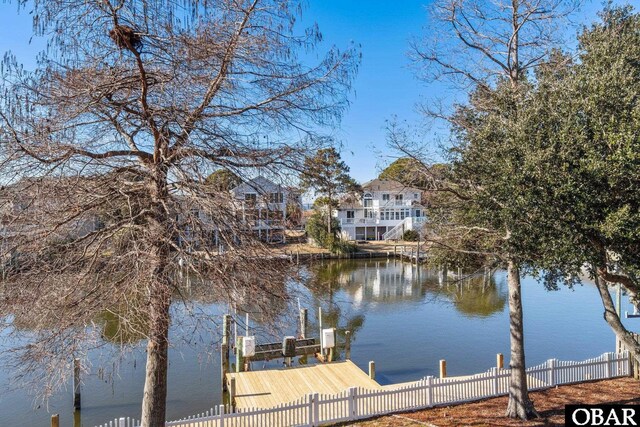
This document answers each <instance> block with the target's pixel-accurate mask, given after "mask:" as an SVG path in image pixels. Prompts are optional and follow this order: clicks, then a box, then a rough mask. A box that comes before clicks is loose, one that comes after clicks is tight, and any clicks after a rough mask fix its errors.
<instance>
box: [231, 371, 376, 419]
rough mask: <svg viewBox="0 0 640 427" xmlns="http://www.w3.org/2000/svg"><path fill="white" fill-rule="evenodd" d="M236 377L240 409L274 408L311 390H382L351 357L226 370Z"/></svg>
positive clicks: (329, 392)
mask: <svg viewBox="0 0 640 427" xmlns="http://www.w3.org/2000/svg"><path fill="white" fill-rule="evenodd" d="M231 378H235V381H236V396H235V403H236V407H237V408H238V409H246V408H272V407H275V406H277V405H280V404H285V403H289V402H293V401H294V400H297V399H300V398H301V397H303V396H306V395H308V394H310V393H322V394H336V393H340V392H342V391H344V390H346V389H348V388H349V387H361V388H363V389H368V390H381V386H380V384H378V383H377V382H375V381H374V380H372V379H371V378H369V375H368V374H367V373H365V372H364V371H362V370H361V369H360V368H358V366H356V364H355V363H353V362H352V361H350V360H345V361H341V362H333V363H323V364H317V365H309V366H300V367H295V368H282V369H269V370H264V371H250V372H239V373H229V374H227V383H229V381H230V380H231Z"/></svg>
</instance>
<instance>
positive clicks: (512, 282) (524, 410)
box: [506, 260, 537, 420]
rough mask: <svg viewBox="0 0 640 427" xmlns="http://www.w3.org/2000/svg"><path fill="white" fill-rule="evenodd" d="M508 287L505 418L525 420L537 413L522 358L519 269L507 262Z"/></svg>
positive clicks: (510, 261)
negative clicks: (507, 366) (508, 337)
mask: <svg viewBox="0 0 640 427" xmlns="http://www.w3.org/2000/svg"><path fill="white" fill-rule="evenodd" d="M507 284H508V287H509V331H510V336H511V361H510V366H509V367H510V368H511V378H510V379H509V404H508V405H507V414H506V415H507V416H508V417H511V418H519V419H521V420H527V419H529V418H531V417H533V416H537V413H536V411H535V409H534V407H533V403H532V402H531V400H529V391H528V389H527V372H526V364H525V358H524V325H523V322H522V295H521V292H520V291H521V285H520V269H519V267H518V266H517V265H516V264H515V263H514V262H513V261H512V260H509V262H508V265H507Z"/></svg>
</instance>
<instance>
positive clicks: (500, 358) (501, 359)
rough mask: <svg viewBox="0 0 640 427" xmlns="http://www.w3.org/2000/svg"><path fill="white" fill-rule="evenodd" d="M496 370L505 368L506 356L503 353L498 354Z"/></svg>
mask: <svg viewBox="0 0 640 427" xmlns="http://www.w3.org/2000/svg"><path fill="white" fill-rule="evenodd" d="M496 368H498V369H502V368H504V356H503V355H502V353H498V354H496Z"/></svg>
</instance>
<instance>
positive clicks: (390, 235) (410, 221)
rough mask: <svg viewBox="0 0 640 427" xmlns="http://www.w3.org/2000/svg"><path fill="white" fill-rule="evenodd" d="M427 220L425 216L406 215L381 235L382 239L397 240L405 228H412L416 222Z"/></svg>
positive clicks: (422, 222)
mask: <svg viewBox="0 0 640 427" xmlns="http://www.w3.org/2000/svg"><path fill="white" fill-rule="evenodd" d="M426 222H427V217H426V216H408V217H405V218H404V220H403V221H402V222H401V223H399V224H398V225H396V226H395V227H393V228H392V229H391V230H389V231H387V232H386V233H384V234H383V235H382V240H398V239H400V238H402V234H403V233H404V232H405V230H413V229H415V228H416V225H418V224H424V223H426Z"/></svg>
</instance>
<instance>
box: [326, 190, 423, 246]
mask: <svg viewBox="0 0 640 427" xmlns="http://www.w3.org/2000/svg"><path fill="white" fill-rule="evenodd" d="M334 216H336V217H337V219H338V221H340V227H341V229H342V235H343V238H345V239H347V240H395V239H400V238H401V237H402V235H403V233H404V232H405V231H407V230H416V231H420V229H421V228H422V226H423V225H424V222H425V220H426V218H425V216H424V206H423V205H422V191H421V190H419V189H417V188H412V187H408V186H406V185H403V184H401V183H399V182H397V181H392V180H385V179H374V180H372V181H369V182H367V183H365V184H363V185H362V193H360V194H355V195H354V194H352V195H347V196H345V197H343V199H342V200H341V201H340V203H339V205H338V208H337V209H336V210H335V211H334Z"/></svg>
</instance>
